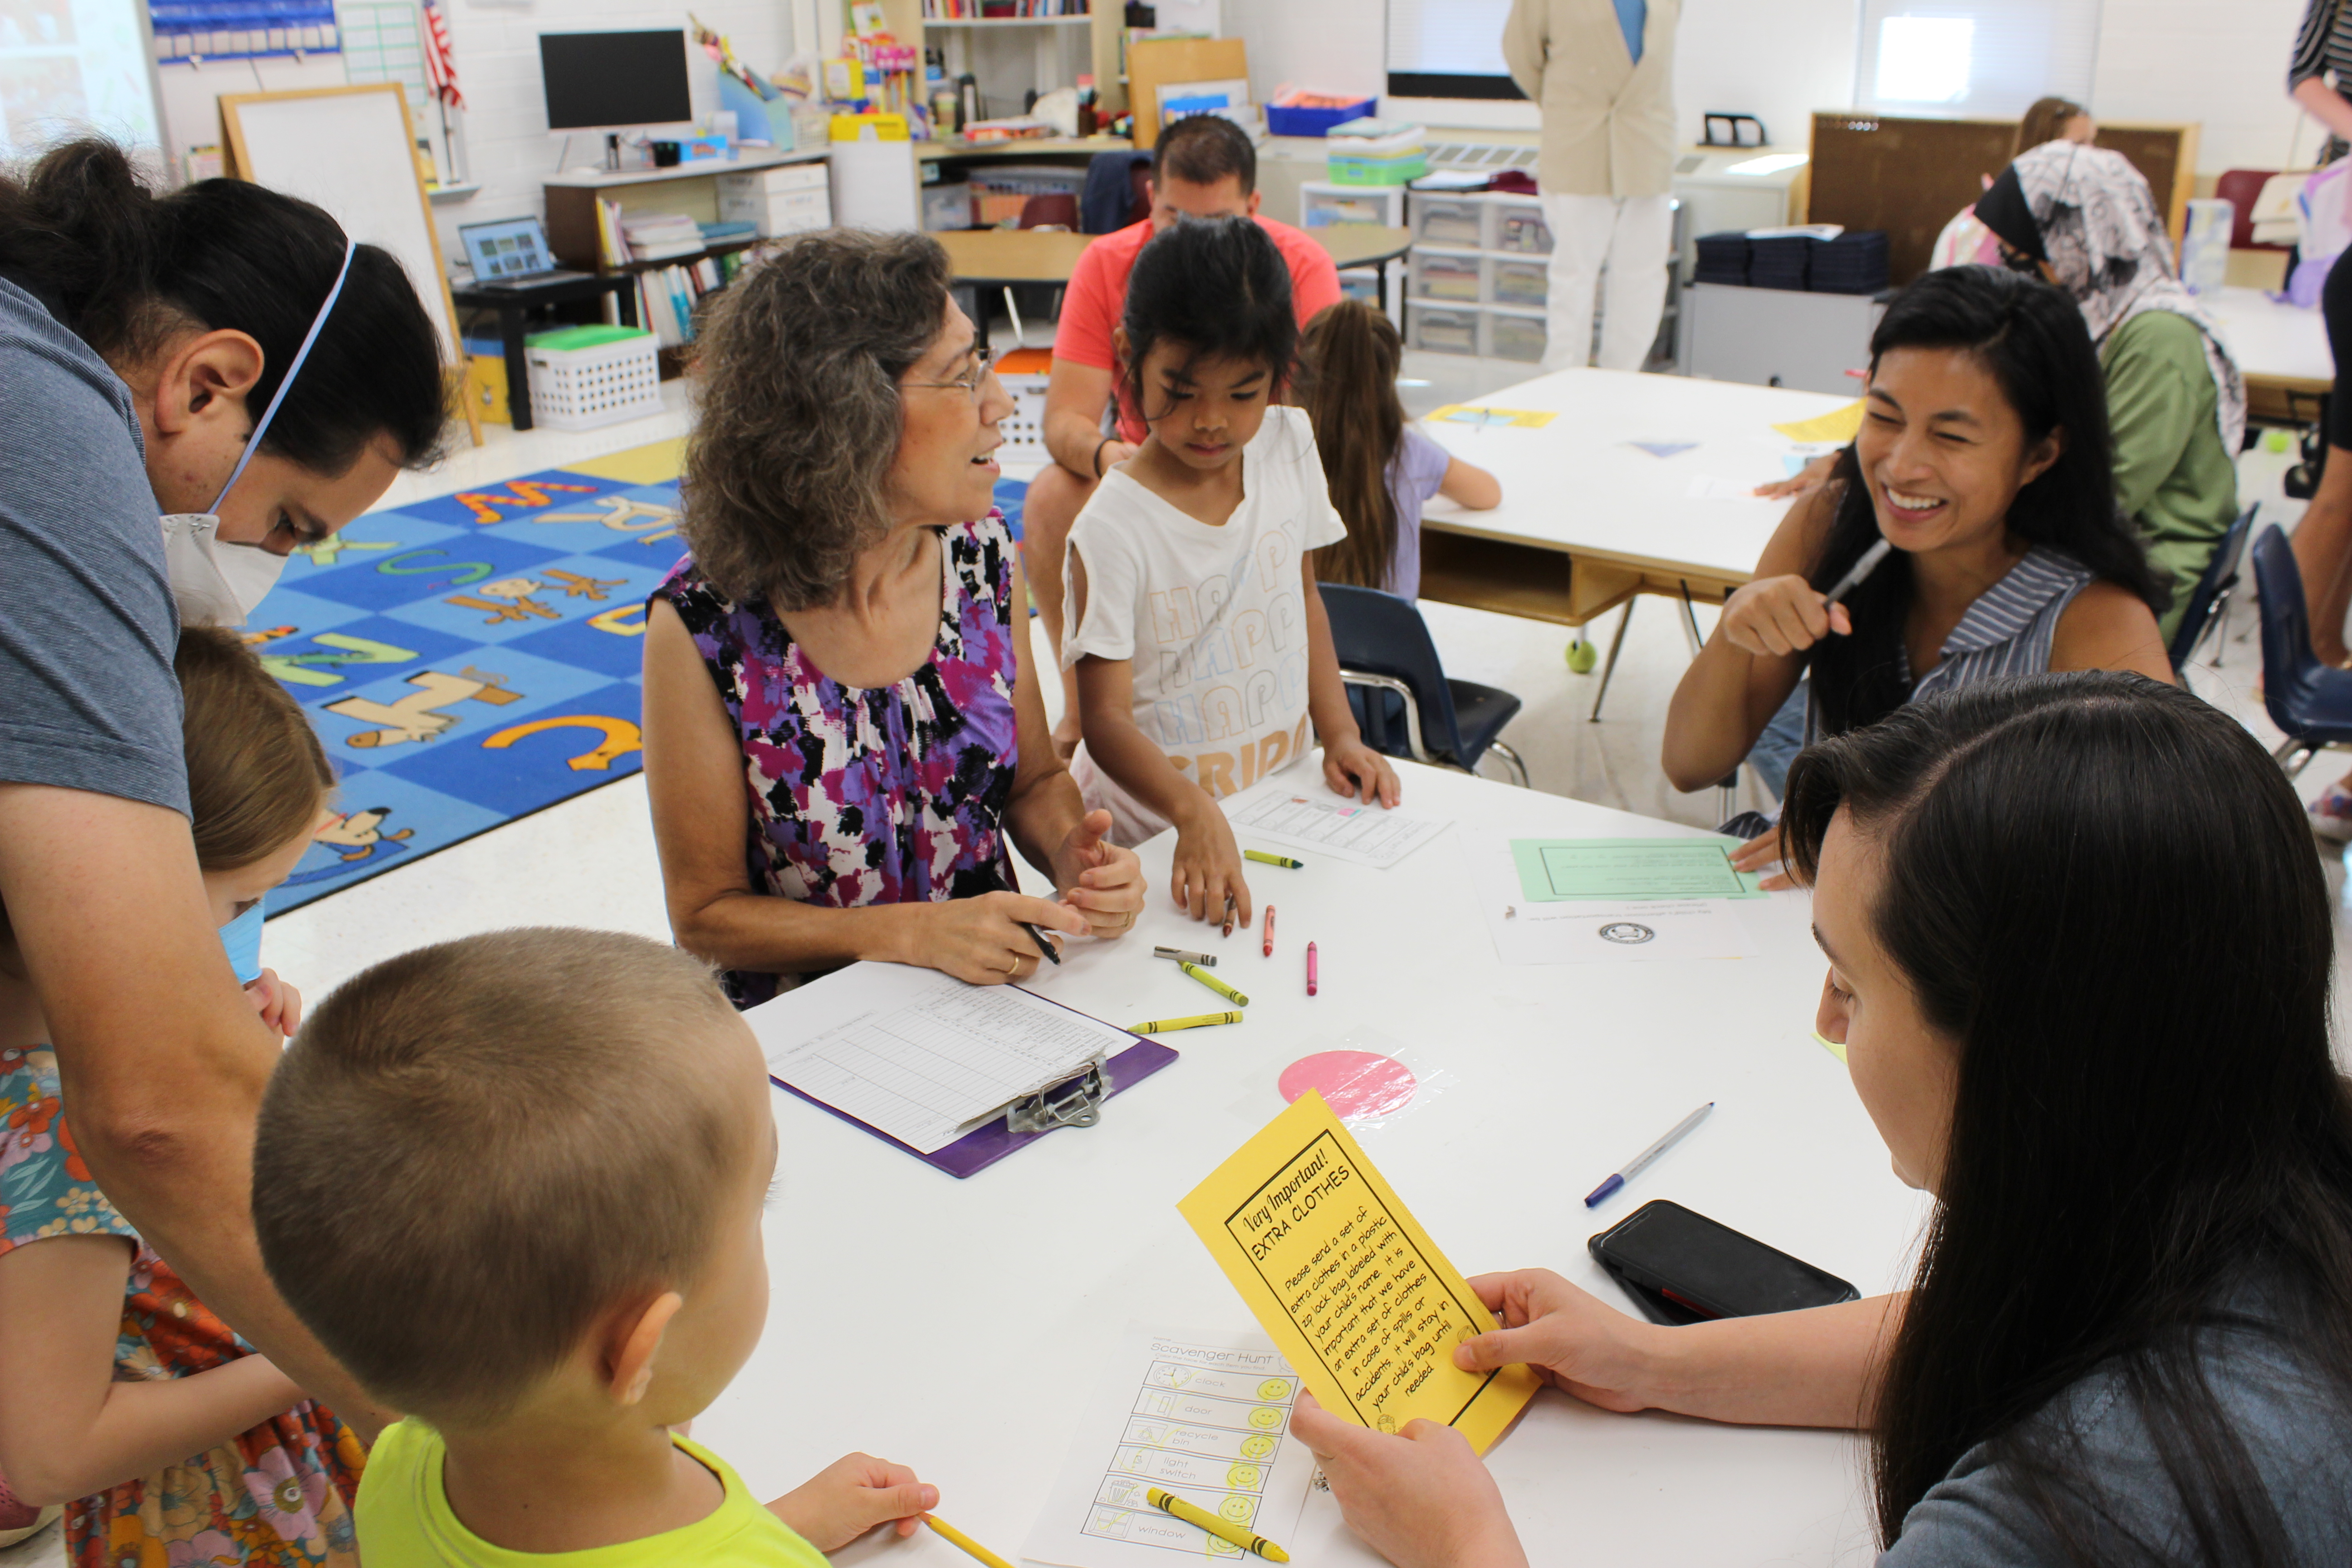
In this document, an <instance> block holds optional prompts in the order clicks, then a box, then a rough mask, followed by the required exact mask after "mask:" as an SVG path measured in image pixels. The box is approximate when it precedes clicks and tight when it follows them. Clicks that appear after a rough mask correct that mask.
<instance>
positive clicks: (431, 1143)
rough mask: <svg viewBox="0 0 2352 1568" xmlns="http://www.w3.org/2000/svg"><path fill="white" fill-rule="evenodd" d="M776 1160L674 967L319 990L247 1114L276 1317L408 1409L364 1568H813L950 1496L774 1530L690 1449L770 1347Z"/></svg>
mask: <svg viewBox="0 0 2352 1568" xmlns="http://www.w3.org/2000/svg"><path fill="white" fill-rule="evenodd" d="M775 1166H776V1130H775V1123H774V1121H773V1120H772V1117H771V1115H770V1111H769V1088H768V1076H767V1065H766V1063H765V1062H764V1061H763V1060H762V1059H761V1054H760V1047H759V1046H758V1044H757V1042H756V1041H754V1039H753V1038H752V1036H751V1029H750V1028H749V1027H748V1026H745V1024H744V1023H743V1021H742V1019H741V1018H740V1016H738V1015H737V1014H736V1012H735V1009H734V1007H733V1006H732V1005H730V1003H729V1002H728V1000H727V998H726V995H725V994H723V993H722V992H721V991H720V990H719V985H718V983H717V982H716V981H715V980H714V979H713V978H712V976H711V973H710V972H709V970H708V969H707V968H705V967H704V966H703V965H702V964H701V963H698V961H696V960H695V959H693V958H691V957H689V956H688V954H686V953H684V952H679V951H678V950H677V949H675V948H671V947H668V946H666V945H663V944H661V943H658V942H648V941H646V940H645V939H643V938H641V937H634V936H625V935H621V934H619V933H616V932H610V931H558V930H521V931H496V932H492V933H490V934H488V935H483V936H475V937H467V938H466V939H464V940H462V941H458V942H444V943H441V944H439V945H437V946H434V947H426V948H420V949H418V950H417V951H415V952H409V953H404V954H402V955H401V956H400V957H397V958H393V959H387V960H385V961H384V962H383V963H379V964H377V965H376V966H375V967H373V969H370V970H367V971H366V972H364V973H361V974H359V975H357V976H355V977H353V978H352V979H351V980H350V981H348V982H346V983H345V984H343V985H342V986H341V987H340V988H339V989H338V990H337V991H336V992H335V993H334V994H333V995H331V996H330V997H328V998H327V1000H326V1001H325V1003H323V1004H322V1005H320V1007H319V1008H318V1010H317V1012H316V1014H315V1015H314V1016H312V1018H311V1019H310V1024H309V1025H308V1026H306V1027H305V1028H304V1029H303V1031H302V1035H301V1037H300V1038H299V1039H298V1040H296V1041H295V1042H294V1044H293V1046H292V1047H290V1048H289V1050H288V1051H287V1053H286V1058H285V1060H284V1061H283V1062H282V1063H281V1064H280V1065H279V1067H278V1071H277V1074H276V1075H275V1076H274V1077H273V1078H272V1079H271V1080H270V1085H269V1091H268V1096H267V1098H266V1099H265V1100H264V1101H263V1104H262V1109H261V1121H260V1127H259V1131H258V1133H257V1137H256V1142H255V1148H254V1205H253V1218H254V1229H255V1233H256V1234H257V1237H259V1239H260V1243H261V1255H262V1260H263V1262H264V1263H265V1264H266V1265H267V1266H268V1269H269V1273H270V1278H271V1279H274V1280H275V1281H276V1282H277V1285H278V1290H279V1291H280V1292H281V1293H282V1294H283V1295H284V1296H285V1298H286V1301H287V1304H288V1305H289V1306H290V1307H292V1308H293V1310H294V1311H295V1314H296V1315H297V1316H298V1317H299V1318H300V1319H301V1320H302V1321H303V1323H304V1324H305V1325H306V1326H308V1327H309V1328H310V1331H312V1332H313V1333H315V1334H317V1335H318V1337H319V1341H320V1343H321V1344H323V1345H325V1346H326V1348H327V1349H328V1350H329V1351H330V1352H332V1353H333V1355H334V1356H335V1357H336V1359H337V1360H339V1361H340V1362H341V1363H342V1364H343V1365H344V1366H345V1367H347V1368H349V1369H350V1371H351V1373H352V1375H353V1376H354V1377H356V1378H357V1379H358V1380H359V1382H360V1384H361V1385H362V1387H364V1388H365V1389H366V1390H367V1391H368V1392H369V1393H370V1394H373V1395H375V1396H376V1397H378V1398H379V1399H381V1400H382V1401H383V1403H385V1404H386V1405H390V1406H392V1407H394V1408H395V1409H400V1410H405V1411H407V1412H409V1413H410V1415H409V1416H408V1418H407V1419H406V1420H404V1421H400V1422H396V1423H394V1425H393V1426H390V1427H388V1428H387V1429H386V1430H385V1431H384V1434H383V1436H382V1437H380V1438H379V1439H378V1440H377V1442H376V1446H375V1448H374V1451H373V1453H372V1454H370V1456H369V1458H368V1468H367V1476H366V1479H364V1480H363V1481H362V1484H361V1487H360V1496H359V1504H358V1517H359V1534H360V1541H361V1543H362V1547H363V1548H364V1549H365V1551H366V1552H367V1562H368V1568H427V1565H437V1564H442V1563H513V1562H514V1561H516V1559H517V1558H518V1557H521V1556H530V1557H532V1558H538V1559H544V1561H545V1562H546V1563H547V1564H548V1568H561V1565H562V1564H566V1563H578V1564H583V1565H584V1564H587V1563H593V1564H595V1568H637V1565H638V1564H646V1565H648V1568H650V1565H652V1564H667V1563H696V1564H699V1565H702V1568H749V1565H751V1564H760V1565H762V1568H778V1565H786V1564H788V1565H791V1568H824V1558H823V1557H822V1556H820V1555H819V1552H821V1551H831V1550H833V1549H834V1548H835V1547H839V1546H843V1545H845V1544H847V1543H848V1542H851V1541H853V1540H855V1539H856V1538H857V1537H858V1536H860V1535H863V1534H865V1533H866V1531H869V1530H872V1529H873V1528H875V1527H876V1526H877V1525H881V1524H885V1523H887V1522H890V1521H898V1531H899V1533H900V1534H911V1533H912V1532H913V1531H914V1530H915V1529H916V1526H917V1521H918V1520H919V1516H920V1515H921V1513H922V1512H923V1510H926V1509H928V1508H929V1507H930V1506H932V1504H933V1503H935V1502H936V1501H937V1500H938V1493H937V1491H936V1489H933V1488H931V1487H928V1486H924V1485H922V1484H920V1483H919V1482H918V1481H917V1480H916V1479H915V1476H914V1474H913V1472H912V1471H909V1470H908V1469H906V1468H903V1467H901V1466H897V1465H889V1464H886V1463H884V1462H883V1461H881V1460H879V1459H874V1458H867V1457H866V1455H863V1454H852V1455H850V1456H848V1457H847V1458H844V1459H842V1460H840V1461H838V1462H837V1463H835V1464H834V1465H833V1466H831V1467H830V1468H827V1469H826V1470H824V1472H823V1473H821V1474H820V1475H818V1476H817V1477H816V1478H815V1479H813V1480H811V1481H809V1482H808V1483H807V1484H806V1485H804V1486H803V1487H802V1488H800V1489H798V1490H797V1491H793V1492H792V1493H789V1494H787V1495H786V1496H784V1497H782V1498H779V1499H777V1500H775V1501H774V1502H772V1503H770V1504H768V1505H767V1506H766V1507H765V1508H762V1507H761V1505H760V1504H759V1503H758V1502H757V1501H756V1500H753V1499H752V1498H751V1495H750V1494H749V1493H748V1492H747V1491H745V1489H744V1487H743V1482H742V1480H741V1479H740V1478H739V1477H737V1475H736V1474H735V1472H734V1471H733V1470H732V1469H730V1468H729V1467H728V1465H727V1463H726V1462H725V1461H724V1460H722V1459H720V1458H719V1457H718V1456H717V1455H715V1454H712V1453H710V1452H709V1450H708V1449H705V1448H703V1447H699V1446H698V1445H697V1444H695V1443H693V1442H691V1441H689V1440H688V1439H687V1438H686V1437H684V1436H679V1435H677V1428H678V1427H679V1426H683V1425H684V1424H685V1423H686V1422H688V1421H689V1420H691V1419H692V1418H693V1417H694V1416H695V1415H697V1414H698V1413H699V1412H700V1411H701V1410H702V1409H703V1408H704V1407H705V1406H707V1405H709V1403H710V1402H711V1401H712V1400H713V1399H715V1398H716V1397H718V1395H719V1392H720V1391H721V1390H722V1389H724V1388H725V1387H726V1386H727V1384H728V1383H729V1381H730V1379H732V1378H733V1377H734V1375H735V1373H736V1372H737V1371H738V1370H739V1369H740V1367H741V1366H742V1364H743V1363H744V1362H745V1361H746V1360H748V1359H749V1358H750V1356H751V1351H752V1347H753V1346H755V1345H756V1344H758V1342H759V1340H760V1330H761V1324H762V1322H763V1321H765V1319H766V1316H767V1305H768V1272H767V1263H766V1260H765V1258H764V1257H763V1255H762V1250H761V1211H762V1209H763V1208H764V1206H765V1200H766V1197H767V1193H768V1186H769V1183H770V1180H771V1179H772V1176H773V1174H774V1172H775ZM354 1171H363V1172H365V1173H367V1181H368V1188H367V1193H366V1194H365V1198H364V1201H359V1200H358V1199H357V1198H356V1195H355V1194H353V1192H352V1185H351V1173H352V1172H354Z"/></svg>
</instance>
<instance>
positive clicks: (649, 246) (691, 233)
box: [621, 213, 703, 261]
mask: <svg viewBox="0 0 2352 1568" xmlns="http://www.w3.org/2000/svg"><path fill="white" fill-rule="evenodd" d="M621 238H622V241H623V243H625V245H626V246H627V247H628V259H629V260H632V261H665V260H667V259H669V258H672V257H677V256H699V255H701V254H702V249H703V245H702V229H701V227H700V226H698V224H696V223H695V221H694V220H693V219H692V218H690V217H688V216H684V215H683V214H680V213H626V214H624V215H623V216H622V218H621Z"/></svg>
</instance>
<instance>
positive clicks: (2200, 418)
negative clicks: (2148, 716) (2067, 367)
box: [1977, 142, 2246, 640]
mask: <svg viewBox="0 0 2352 1568" xmlns="http://www.w3.org/2000/svg"><path fill="white" fill-rule="evenodd" d="M1977 216H1978V218H1979V220H1981V221H1982V222H1983V224H1984V226H1986V227H1987V228H1990V230H1992V232H1993V233H1994V235H1995V236H1997V237H1999V238H2000V242H2001V250H2002V253H2003V254H2004V255H2006V256H2007V257H2009V258H2010V260H2011V265H2012V266H2014V267H2016V268H2018V269H2019V270H2021V271H2029V272H2038V273H2040V274H2041V275H2042V276H2043V277H2045V278H2047V279H2049V280H2050V281H2051V282H2053V283H2055V284H2056V285H2058V287H2060V288H2061V289H2065V290H2066V291H2067V292H2068V293H2069V294H2072V295H2073V296H2074V302H2075V303H2076V304H2077V305H2079V306H2080V307H2081V308H2082V311H2083V319H2084V321H2085V322H2086V323H2088V325H2089V327H2090V329H2091V341H2092V342H2095V343H2096V344H2097V345H2098V349H2099V363H2100V365H2101V366H2102V368H2104V369H2105V373H2106V381H2107V419H2108V422H2109V424H2110V425H2111V426H2113V427H2114V430H2115V438H2116V502H2117V504H2118V505H2120V506H2121V507H2122V509H2123V510H2124V512H2125V513H2126V515H2127V516H2129V517H2130V518H2131V519H2132V520H2133V521H2135V522H2137V524H2138V525H2139V529H2140V532H2141V533H2142V534H2143V535H2144V536H2145V537H2146V538H2147V553H2148V560H2149V562H2150V563H2151V564H2153V565H2154V566H2155V567H2156V569H2157V571H2158V573H2159V574H2162V575H2163V576H2165V577H2167V578H2168V579H2170V581H2171V583H2172V607H2171V608H2170V609H2169V610H2168V611H2167V612H2166V613H2165V615H2164V616H2162V617H2161V619H2160V620H2159V622H2158V626H2159V628H2160V629H2161V630H2162V632H2163V634H2164V636H2165V637H2166V639H2167V640H2169V639H2170V638H2171V637H2172V634H2173V631H2174V629H2175V628H2176V627H2178V626H2179V624H2180V615H2181V612H2182V610H2183V609H2184V608H2185V607H2186V606H2187V605H2188V603H2189V594H2190V593H2191V591H2192V590H2194V589H2195V587H2196V585H2197V579H2198V578H2199V577H2200V576H2201V575H2202V574H2204V571H2205V567H2206V564H2207V563H2208V562H2210V560H2211V559H2212V555H2213V547H2214V546H2215V545H2216V544H2218V543H2220V542H2221V536H2222V534H2224V533H2226V532H2227V531H2229V527H2230V524H2231V522H2232V521H2235V520H2236V518H2237V515H2238V473H2237V465H2236V458H2237V452H2238V446H2239V442H2240V440H2241V438H2242V437H2243V436H2244V434H2245V429H2246V391H2245V382H2244V380H2243V378H2242V377H2241V376H2240V375H2239V374H2238V367H2237V365H2236V363H2234V362H2232V361H2231V358H2230V352H2229V350H2228V349H2226V348H2224V347H2222V346H2221V337H2220V334H2219V332H2218V330H2217V329H2216V328H2215V326H2214V323H2213V320H2212V318H2211V317H2210V316H2208V315H2207V314H2206V313H2205V312H2204V310H2203V309H2202V308H2201V307H2200V306H2199V305H2198V303H2197V297H2196V296H2195V295H2194V294H2192V293H2190V292H2189V288H2188V286H2187V285H2186V284H2184V283H2182V282H2181V281H2180V279H2179V274H2178V273H2176V272H2175V271H2174V270H2173V265H2172V246H2171V243H2170V241H2169V240H2168V238H2167V237H2166V236H2165V232H2164V222H2163V219H2162V217H2161V216H2159V215H2158V212H2157V207H2156V198H2155V196H2154V195H2152V194H2151V193H2150V192H2149V190H2148V186H2147V180H2146V179H2145V178H2143V177H2142V176H2141V174H2140V172H2139V171H2138V170H2137V169H2135V168H2133V167H2132V165H2131V163H2130V162H2129V161H2128V160H2126V158H2125V157H2124V156H2123V154H2122V153H2111V152H2109V151H2107V150H2106V149H2105V148H2104V147H2089V146H2084V145H2081V144H2079V143H2076V142H2048V143H2045V144H2044V145H2042V146H2040V147H2032V148H2029V149H2027V150H2026V151H2025V152H2023V153H2020V154H2019V155H2018V157H2017V161H2016V162H2015V163H2011V164H2010V166H2009V167H2008V168H2007V169H2005V170H2003V171H2002V172H2001V175H2000V178H1999V179H1998V180H1995V181H1994V182H1993V184H1992V188H1991V189H1990V190H1989V191H1987V192H1986V193H1985V194H1984V197H1983V199H1982V200H1980V201H1979V202H1978V203H1977Z"/></svg>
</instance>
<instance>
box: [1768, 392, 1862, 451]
mask: <svg viewBox="0 0 2352 1568" xmlns="http://www.w3.org/2000/svg"><path fill="white" fill-rule="evenodd" d="M1772 428H1773V429H1775V430H1778V431H1779V432H1780V434H1781V435H1783V436H1786V437H1788V438H1789V439H1790V440H1791V441H1836V442H1840V443H1843V442H1846V441H1851V440H1853V438H1854V437H1856V436H1858V435H1860V434H1861V433H1862V399H1861V398H1859V397H1857V398H1855V399H1854V400H1853V402H1852V403H1849V404H1847V405H1845V406H1844V407H1843V408H1832V409H1831V410H1830V411H1829V412H1828V413H1827V414H1817V415H1815V416H1813V417H1812V418H1811V419H1792V420H1790V422H1789V423H1788V424H1786V425H1775V426H1772Z"/></svg>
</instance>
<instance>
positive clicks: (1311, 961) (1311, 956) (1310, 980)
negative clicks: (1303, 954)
mask: <svg viewBox="0 0 2352 1568" xmlns="http://www.w3.org/2000/svg"><path fill="white" fill-rule="evenodd" d="M1307 994H1308V995H1309V996H1312V995H1314V994H1315V944H1314V943H1313V942H1308V943H1307Z"/></svg>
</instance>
